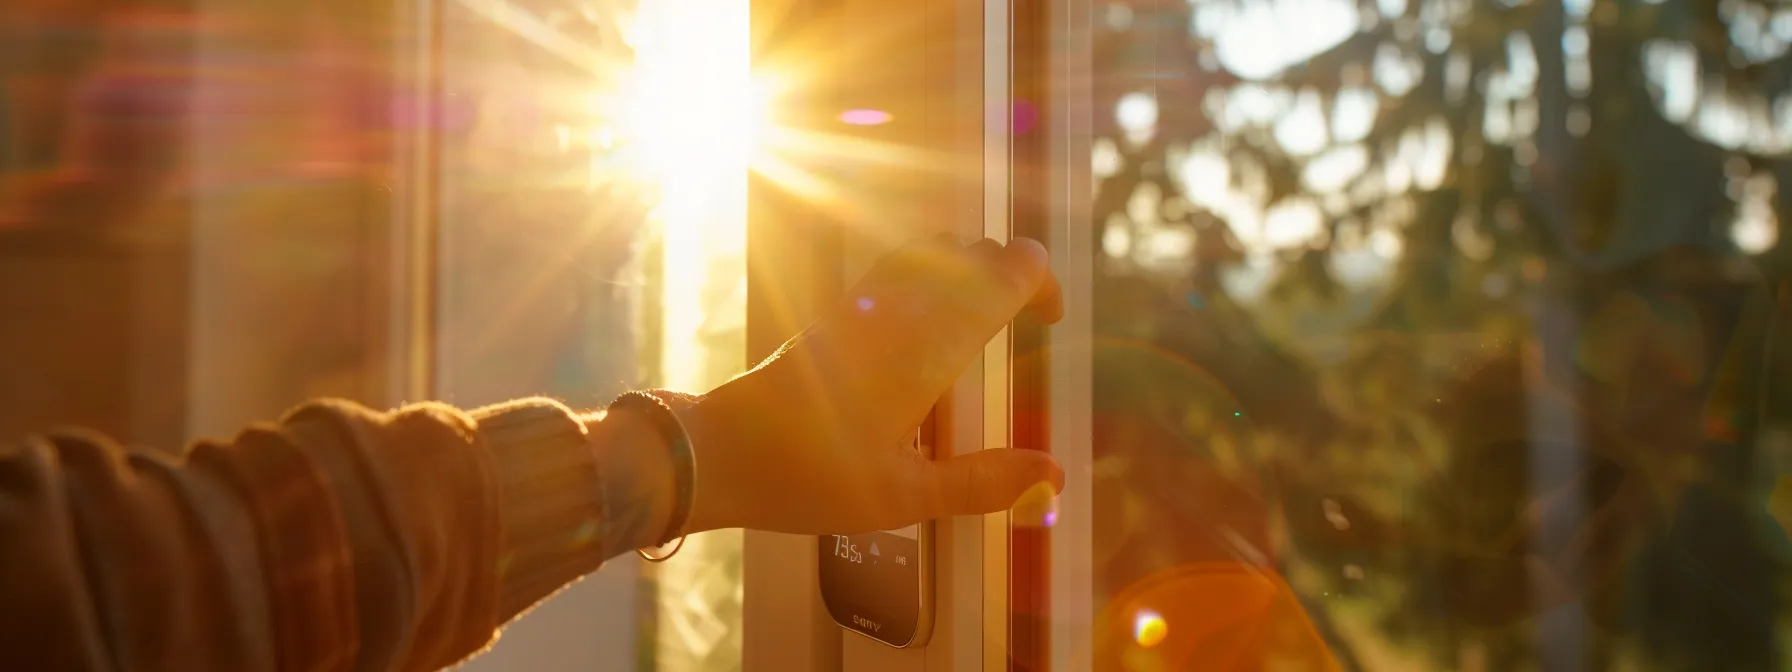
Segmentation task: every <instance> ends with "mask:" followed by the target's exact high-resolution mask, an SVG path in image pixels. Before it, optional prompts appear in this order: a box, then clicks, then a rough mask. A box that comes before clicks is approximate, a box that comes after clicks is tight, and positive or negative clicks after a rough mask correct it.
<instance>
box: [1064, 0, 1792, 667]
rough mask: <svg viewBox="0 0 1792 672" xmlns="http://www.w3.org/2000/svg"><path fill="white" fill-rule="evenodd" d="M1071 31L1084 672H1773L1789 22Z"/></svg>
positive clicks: (1522, 17)
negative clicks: (1087, 647) (1090, 666)
mask: <svg viewBox="0 0 1792 672" xmlns="http://www.w3.org/2000/svg"><path fill="white" fill-rule="evenodd" d="M1103 7H1104V9H1102V11H1100V12H1098V13H1097V16H1096V18H1097V24H1098V25H1097V28H1096V36H1095V39H1096V43H1097V44H1096V49H1095V51H1094V53H1095V55H1096V56H1095V63H1094V66H1095V73H1096V78H1095V84H1094V95H1095V96H1096V99H1095V100H1094V101H1093V102H1094V109H1095V111H1096V119H1095V127H1094V129H1093V130H1094V135H1095V137H1094V138H1093V149H1094V154H1093V156H1092V157H1090V160H1091V161H1092V166H1091V167H1092V168H1093V172H1094V175H1095V176H1096V180H1097V185H1096V187H1097V191H1096V196H1095V201H1094V204H1095V209H1096V211H1095V213H1094V217H1093V219H1092V222H1093V226H1094V227H1095V228H1094V230H1093V231H1092V232H1091V233H1092V240H1094V241H1096V243H1097V244H1096V252H1095V253H1096V255H1097V258H1096V270H1097V277H1096V280H1095V287H1094V289H1095V293H1096V295H1095V300H1094V306H1095V311H1096V315H1095V320H1096V323H1095V330H1096V338H1095V345H1094V348H1093V351H1092V357H1093V362H1094V367H1095V368H1094V378H1095V383H1094V384H1095V390H1094V394H1093V398H1094V399H1095V407H1094V409H1093V421H1094V426H1095V437H1094V446H1095V455H1094V459H1095V467H1094V469H1095V473H1094V492H1093V497H1094V502H1095V504H1094V510H1093V511H1092V512H1090V515H1092V516H1093V517H1094V518H1093V524H1094V535H1095V548H1094V549H1093V556H1094V557H1093V560H1094V563H1095V564H1094V566H1095V568H1096V570H1095V571H1096V576H1095V577H1094V585H1095V589H1096V593H1097V599H1098V602H1097V604H1098V605H1099V606H1098V607H1097V614H1096V623H1097V631H1096V633H1095V634H1094V637H1093V639H1094V646H1095V650H1094V651H1093V652H1092V655H1093V657H1094V661H1095V664H1096V668H1097V669H1139V670H1156V669H1162V670H1174V669H1257V668H1258V667H1267V666H1270V665H1272V664H1303V663H1304V664H1311V665H1317V666H1320V667H1317V668H1313V667H1309V668H1302V669H1330V668H1331V666H1334V665H1335V666H1337V667H1338V668H1341V669H1346V670H1354V669H1375V670H1380V669H1464V670H1506V669H1589V670H1590V669H1638V670H1694V669H1700V670H1702V669H1784V668H1785V667H1786V666H1787V665H1788V662H1787V661H1788V655H1789V652H1788V651H1786V646H1787V644H1789V643H1792V637H1789V636H1788V635H1792V632H1788V631H1787V630H1786V628H1785V626H1784V625H1783V623H1785V622H1787V621H1786V616H1788V615H1792V609H1789V608H1788V605H1787V604H1786V603H1785V602H1786V601H1785V600H1784V599H1783V598H1781V597H1780V595H1781V594H1782V593H1783V591H1784V589H1785V587H1786V586H1787V585H1788V582H1787V579H1789V578H1792V572H1789V571H1788V568H1792V543H1788V536H1787V529H1788V528H1787V527H1786V526H1785V525H1784V524H1782V523H1781V522H1780V521H1782V520H1786V519H1788V515H1787V512H1788V511H1792V507H1788V506H1787V504H1786V503H1787V502H1788V501H1792V495H1788V494H1787V493H1789V492H1792V487H1782V486H1781V483H1782V482H1783V481H1784V480H1785V476H1784V474H1785V473H1786V468H1787V466H1788V464H1787V456H1788V454H1789V452H1788V451H1789V450H1792V443H1789V442H1788V436H1789V433H1788V430H1789V429H1792V407H1789V406H1788V401H1787V399H1786V398H1785V394H1784V391H1783V390H1782V389H1781V388H1782V387H1783V386H1784V382H1783V381H1786V380H1792V368H1789V367H1792V365H1789V364H1788V363H1787V360H1786V357H1785V356H1784V354H1783V353H1784V352H1785V351H1786V350H1787V349H1789V348H1792V342H1789V339H1788V337H1787V335H1786V331H1785V328H1783V327H1782V326H1781V325H1782V324H1784V322H1785V321H1786V319H1788V318H1792V315H1788V313H1792V298H1789V296H1788V287H1787V282H1788V277H1789V276H1788V275H1787V274H1788V272H1789V271H1792V265H1789V264H1788V262H1789V261H1792V254H1789V253H1788V249H1789V248H1788V246H1787V244H1786V242H1785V241H1784V237H1783V236H1781V235H1780V226H1781V224H1780V222H1781V221H1782V220H1783V219H1784V213H1785V212H1786V211H1787V209H1788V206H1789V205H1792V200H1789V199H1788V198H1787V197H1786V196H1785V195H1784V192H1782V191H1781V190H1780V187H1778V183H1779V182H1781V181H1784V180H1786V179H1787V178H1788V177H1792V173H1789V172H1788V166H1789V165H1792V164H1787V163H1785V162H1784V161H1783V160H1782V159H1781V158H1780V157H1781V156H1782V155H1783V154H1784V153H1785V152H1786V151H1787V150H1788V149H1792V123H1788V120H1792V117H1787V116H1786V115H1784V114H1780V111H1782V109H1781V108H1784V107H1785V106H1786V104H1787V101H1789V100H1792V98H1788V94H1789V93H1792V90H1788V88H1787V87H1786V84H1785V81H1784V80H1783V78H1767V77H1762V76H1760V73H1764V72H1768V71H1773V72H1778V71H1779V69H1780V68H1783V67H1784V58H1785V56H1786V52H1787V48H1788V45H1789V44H1792V15H1787V14H1786V13H1785V11H1784V10H1783V9H1776V8H1775V7H1776V6H1773V5H1767V4H1759V3H1753V2H1736V3H1726V4H1725V5H1724V7H1725V8H1724V9H1722V10H1720V11H1718V12H1715V13H1712V14H1710V15H1703V14H1694V13H1686V12H1683V11H1680V10H1679V9H1677V8H1678V7H1680V5H1679V4H1678V3H1672V2H1668V3H1617V2H1603V1H1601V0H1589V1H1585V2H1566V3H1535V2H1533V3H1525V2H1513V3H1486V4H1464V3H1457V2H1449V1H1447V0H1399V1H1395V2H1387V1H1380V2H1353V1H1349V0H1249V1H1246V2H1239V3H1192V4H1191V3H1180V2H1170V3H1163V2H1132V1H1126V2H1116V3H1107V4H1106V5H1104V6H1103ZM1782 29H1785V30H1782ZM1692 35H1716V36H1722V37H1720V38H1718V41H1719V42H1725V41H1726V40H1727V44H1719V45H1717V46H1712V45H1710V44H1706V43H1704V42H1694V41H1692V38H1691V36H1692ZM1785 482H1792V481H1785ZM1190 605H1198V606H1199V607H1200V608H1199V609H1191V608H1190Z"/></svg>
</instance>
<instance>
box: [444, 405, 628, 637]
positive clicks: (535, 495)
mask: <svg viewBox="0 0 1792 672" xmlns="http://www.w3.org/2000/svg"><path fill="white" fill-rule="evenodd" d="M472 416H473V418H474V419H475V420H477V421H478V423H479V431H480V433H482V434H484V436H485V442H486V445H487V446H489V448H490V450H491V454H492V460H493V462H494V463H495V464H496V465H497V478H498V485H499V492H500V497H501V503H500V513H499V516H500V520H501V521H502V524H503V530H504V540H503V548H502V550H501V551H500V553H499V555H498V585H499V589H498V590H499V594H498V609H499V614H498V615H499V622H500V623H502V622H507V621H509V620H510V619H511V618H514V617H515V616H516V615H517V614H519V613H521V612H523V611H524V610H526V609H528V608H529V607H530V606H532V605H534V604H535V603H536V602H539V601H541V599H542V598H545V597H547V596H548V595H551V594H553V593H554V591H557V590H559V589H560V588H561V587H562V586H565V585H566V584H568V583H570V582H572V581H573V580H575V579H577V578H579V577H581V576H584V575H586V574H589V573H591V572H593V571H595V570H596V569H597V568H598V566H599V565H601V564H603V559H604V558H605V557H608V555H609V554H608V553H606V552H605V549H604V548H602V546H603V544H602V543H601V531H602V528H603V520H604V500H603V492H602V488H601V486H600V480H599V478H600V476H599V473H598V468H597V459H596V456H595V455H594V454H593V452H592V449H591V445H590V443H589V442H588V440H587V437H586V431H585V425H584V423H582V422H580V421H579V417H578V415H577V414H575V413H573V412H572V411H571V410H570V409H568V408H567V407H566V406H564V405H562V404H561V403H559V402H557V401H553V400H551V399H520V400H517V401H512V402H508V403H504V404H499V405H496V406H488V407H485V408H481V409H479V410H476V411H473V412H472Z"/></svg>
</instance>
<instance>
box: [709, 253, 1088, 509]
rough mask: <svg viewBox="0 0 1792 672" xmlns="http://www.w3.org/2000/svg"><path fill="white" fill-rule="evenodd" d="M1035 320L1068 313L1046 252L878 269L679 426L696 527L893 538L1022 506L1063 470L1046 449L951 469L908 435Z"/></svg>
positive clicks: (885, 263)
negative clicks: (1004, 336)
mask: <svg viewBox="0 0 1792 672" xmlns="http://www.w3.org/2000/svg"><path fill="white" fill-rule="evenodd" d="M1023 310H1028V311H1030V312H1032V313H1033V314H1034V315H1035V316H1036V317H1037V318H1038V319H1040V320H1041V321H1045V322H1055V321H1057V319H1058V318H1059V316H1060V314H1061V312H1062V306H1061V304H1060V297H1059V292H1058V288H1057V282H1056V280H1055V279H1053V278H1052V275H1051V271H1050V269H1049V266H1048V263H1047V258H1046V252H1045V248H1044V247H1042V246H1041V245H1040V244H1039V243H1038V242H1035V241H1032V240H1026V239H1018V240H1015V241H1014V242H1012V243H1009V244H1008V245H1006V246H1003V245H1001V244H999V243H996V242H995V241H992V240H980V241H977V242H975V243H971V244H969V245H965V244H963V243H961V242H959V241H958V240H957V239H955V238H950V237H940V238H934V239H931V240H928V241H925V242H920V243H916V244H913V245H910V246H908V247H906V248H903V249H901V250H899V251H897V252H894V253H892V254H890V255H888V256H886V257H884V258H883V259H882V260H880V261H879V262H878V263H877V265H876V266H875V267H873V268H872V269H871V271H870V272H869V273H868V274H866V276H865V278H864V279H863V280H862V281H860V283H859V284H858V285H857V286H856V287H854V288H853V289H852V291H850V292H848V294H847V296H846V297H845V298H844V300H843V301H842V302H841V305H838V306H835V307H833V308H831V309H829V310H827V311H824V313H823V316H822V317H821V318H820V319H819V320H817V321H816V322H815V323H814V324H813V325H811V326H810V327H809V328H808V329H807V330H805V331H804V332H803V333H802V334H800V335H798V336H796V337H795V338H792V339H791V340H790V341H789V342H787V343H785V344H784V347H782V348H780V349H779V350H778V352H777V353H776V354H774V355H772V356H771V357H770V358H768V359H766V360H765V361H764V362H763V363H761V364H760V365H759V366H758V367H756V368H754V369H753V370H752V371H751V372H749V373H747V374H746V375H743V376H741V377H739V378H736V379H734V380H733V381H730V382H728V383H727V384H725V385H722V386H721V387H719V388H717V389H715V390H714V391H712V392H710V393H709V394H707V395H704V396H703V397H701V398H700V399H698V400H697V401H696V403H695V404H693V405H691V406H690V407H689V408H686V409H684V411H683V413H681V415H682V416H683V417H684V418H685V421H686V425H687V428H688V430H689V431H690V433H691V438H692V443H693V446H694V449H695V454H696V459H697V487H696V491H695V494H694V500H693V503H692V509H691V517H690V521H689V523H688V524H687V525H686V526H685V529H686V530H687V531H690V532H699V531H703V530H709V529H717V528H725V527H747V528H753V529H761V530H771V531H777V532H791V533H800V534H828V533H839V534H848V533H856V532H866V531H871V530H881V529H894V528H898V527H903V526H906V525H910V524H914V523H918V522H921V521H925V520H930V519H933V518H940V517H946V516H954V515H970V514H983V513H991V512H995V511H1001V510H1004V509H1007V508H1009V507H1011V506H1013V505H1014V504H1015V503H1016V501H1017V500H1018V499H1020V498H1021V496H1022V495H1023V494H1026V493H1027V492H1028V490H1029V489H1033V488H1035V487H1037V486H1039V485H1040V484H1048V485H1049V486H1050V488H1051V490H1052V491H1053V492H1056V491H1058V490H1061V489H1062V488H1063V485H1064V473H1063V470H1062V469H1060V468H1059V466H1058V464H1057V462H1056V461H1054V460H1053V459H1052V458H1051V456H1050V455H1049V454H1047V453H1045V452H1044V451H1036V450H982V451H974V452H970V453H968V454H964V455H959V456H956V457H953V458H951V459H947V460H943V461H933V460H927V459H923V458H921V457H918V456H916V455H915V454H914V453H913V451H910V450H908V449H906V448H905V447H904V446H902V445H901V443H902V439H903V437H904V436H906V435H907V434H908V432H909V431H910V430H913V429H914V428H915V427H916V426H917V425H919V424H920V423H921V422H922V420H924V419H925V417H926V414H927V412H928V410H929V409H930V408H931V407H932V405H933V403H934V402H935V400H937V399H938V398H939V397H940V396H941V395H943V394H944V393H945V392H946V391H947V390H948V389H949V388H950V387H951V385H952V383H953V381H955V380H956V379H957V378H958V377H959V375H960V374H961V373H962V372H964V370H965V369H966V368H967V367H968V366H969V365H970V364H971V363H972V361H974V360H975V358H976V356H977V354H978V353H980V352H981V351H982V350H983V347H984V345H985V344H987V343H988V342H989V340H990V339H991V338H992V337H994V336H995V335H996V334H997V333H999V332H1000V331H1001V330H1002V328H1003V327H1004V326H1005V325H1007V324H1008V323H1009V322H1010V321H1011V320H1013V319H1014V317H1015V316H1016V315H1017V314H1019V313H1021V311H1023Z"/></svg>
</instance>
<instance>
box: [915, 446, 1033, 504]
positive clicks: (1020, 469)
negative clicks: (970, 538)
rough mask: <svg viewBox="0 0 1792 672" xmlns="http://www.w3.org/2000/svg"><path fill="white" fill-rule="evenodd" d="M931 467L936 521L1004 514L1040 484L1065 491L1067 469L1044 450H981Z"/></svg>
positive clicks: (936, 463)
mask: <svg viewBox="0 0 1792 672" xmlns="http://www.w3.org/2000/svg"><path fill="white" fill-rule="evenodd" d="M930 464H932V465H933V467H934V468H933V474H932V477H933V480H934V483H933V485H934V493H935V495H934V502H933V514H934V515H933V517H935V518H943V517H946V516H969V515H980V514H985V513H994V512H996V511H1002V510H1005V509H1008V508H1011V507H1013V506H1014V505H1015V504H1017V503H1018V500H1020V498H1021V496H1022V495H1025V494H1027V491H1028V490H1029V489H1031V488H1033V487H1035V486H1037V485H1039V484H1040V483H1045V484H1048V485H1050V486H1051V491H1052V492H1054V493H1056V492H1059V491H1062V490H1063V489H1064V469H1063V468H1062V467H1059V466H1058V461H1057V460H1055V459H1052V456H1051V454H1049V453H1046V452H1045V451H1041V450H1009V449H996V450H979V451H977V452H974V453H970V454H968V455H960V456H958V457H954V458H952V459H950V460H946V461H944V462H932V463H930Z"/></svg>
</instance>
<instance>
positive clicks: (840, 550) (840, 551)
mask: <svg viewBox="0 0 1792 672" xmlns="http://www.w3.org/2000/svg"><path fill="white" fill-rule="evenodd" d="M872 545H873V546H876V545H877V544H876V542H872ZM834 555H835V557H839V558H844V559H845V560H846V561H847V562H857V563H860V564H864V562H865V555H864V554H863V553H861V552H859V546H858V544H854V543H852V537H849V536H846V535H844V534H836V535H834ZM874 557H875V554H874Z"/></svg>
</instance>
